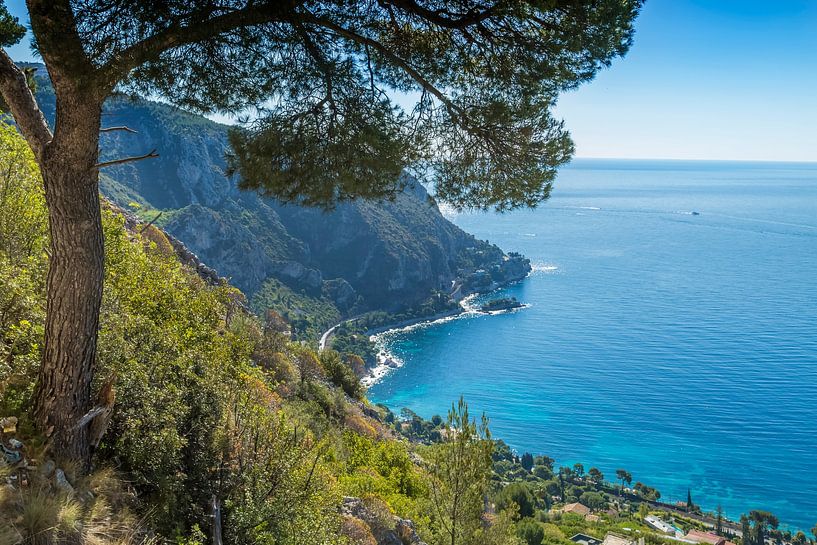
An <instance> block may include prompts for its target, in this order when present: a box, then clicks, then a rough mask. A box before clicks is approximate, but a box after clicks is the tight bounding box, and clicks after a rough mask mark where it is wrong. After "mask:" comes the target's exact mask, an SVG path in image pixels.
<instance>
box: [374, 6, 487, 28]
mask: <svg viewBox="0 0 817 545" xmlns="http://www.w3.org/2000/svg"><path fill="white" fill-rule="evenodd" d="M380 3H381V4H385V5H388V6H394V7H396V8H397V9H399V10H402V11H404V12H406V13H410V14H413V15H417V16H419V17H421V18H423V19H425V20H426V21H429V22H431V23H434V24H436V25H438V26H441V27H443V28H448V29H452V30H462V29H464V28H467V27H469V26H474V25H477V24H479V23H481V22H482V21H484V20H485V19H488V18H489V17H491V16H493V15H495V14H496V9H497V7H498V6H499V4H500V2H497V3H496V4H494V5H491V6H488V7H486V8H485V9H484V10H482V11H476V10H473V9H470V10H468V11H467V12H466V13H462V14H452V13H451V12H449V11H448V10H430V9H428V8H424V7H423V6H421V5H420V4H418V3H417V2H416V1H415V0H380Z"/></svg>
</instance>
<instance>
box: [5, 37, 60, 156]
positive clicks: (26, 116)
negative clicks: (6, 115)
mask: <svg viewBox="0 0 817 545" xmlns="http://www.w3.org/2000/svg"><path fill="white" fill-rule="evenodd" d="M0 93H2V94H3V98H4V99H5V101H6V104H8V106H9V109H10V110H11V114H12V115H13V116H14V121H15V122H16V123H17V126H18V127H19V128H20V132H21V133H22V134H23V137H24V138H25V139H26V141H27V142H28V145H29V146H31V149H32V150H33V151H34V156H35V157H36V158H37V161H40V159H41V157H42V154H43V150H44V149H45V146H46V144H48V143H49V142H50V141H51V139H52V138H53V135H52V134H51V130H50V129H49V128H48V124H47V123H46V122H45V117H44V116H43V113H42V112H41V111H40V108H39V106H37V101H36V100H35V99H34V95H33V94H32V93H31V89H29V87H28V82H27V81H26V75H25V73H24V72H23V71H22V70H20V68H18V67H17V65H16V64H14V61H12V60H11V57H9V56H8V54H7V53H6V52H5V51H4V50H0Z"/></svg>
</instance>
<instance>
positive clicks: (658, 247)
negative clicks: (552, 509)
mask: <svg viewBox="0 0 817 545" xmlns="http://www.w3.org/2000/svg"><path fill="white" fill-rule="evenodd" d="M449 216H450V219H451V220H452V221H454V222H455V223H456V224H457V225H458V226H460V227H462V228H463V229H464V230H466V231H468V232H470V233H472V234H474V235H475V236H476V237H477V238H479V239H483V240H489V241H491V242H492V243H495V244H497V245H499V246H500V247H501V248H502V249H504V250H505V251H518V252H521V253H523V254H524V255H526V256H527V257H528V258H530V260H531V262H532V264H533V272H532V273H531V274H530V276H529V277H528V278H526V279H525V280H523V281H521V282H519V283H517V284H514V285H512V286H510V287H508V288H506V289H502V290H499V291H497V292H494V293H491V294H489V295H487V296H482V297H481V298H480V299H478V300H476V301H471V302H470V304H471V305H472V306H478V305H479V304H480V302H483V301H486V300H490V299H494V298H498V297H508V296H513V297H516V298H517V299H519V301H520V302H522V303H524V304H525V305H526V306H525V308H521V309H518V310H514V311H510V312H504V313H499V314H492V315H484V314H479V313H475V312H468V313H465V314H463V315H461V316H459V317H457V318H454V319H445V320H441V321H438V322H434V323H430V324H421V325H416V326H413V327H409V328H405V329H401V330H396V331H389V332H386V333H384V334H381V335H379V336H378V337H377V342H378V343H379V345H380V347H381V349H383V350H385V351H387V352H388V353H390V354H391V355H392V356H393V357H394V358H395V359H396V360H397V361H398V362H399V364H400V366H399V368H397V369H394V370H392V371H390V372H388V373H386V374H385V376H384V377H382V378H381V379H380V380H379V381H378V382H377V383H375V384H374V385H372V386H371V387H370V389H369V393H368V396H369V398H370V399H371V400H372V401H373V402H376V403H383V404H385V405H387V406H389V407H390V408H392V409H393V410H395V411H399V410H400V409H401V408H403V407H407V408H409V409H411V410H413V411H415V412H416V413H418V414H419V415H421V416H423V417H425V418H430V417H431V416H432V415H435V414H440V415H442V416H443V417H445V415H446V413H447V411H448V409H449V408H450V407H451V404H452V402H454V401H456V400H457V399H458V398H459V397H460V396H464V398H465V400H466V402H467V403H468V404H469V408H470V409H471V411H472V413H479V412H484V413H486V414H487V415H488V417H489V419H490V427H491V431H492V434H493V435H494V437H496V438H501V439H503V440H504V441H505V442H506V443H508V444H509V445H510V446H511V447H512V448H513V449H515V450H516V451H517V452H518V453H520V454H521V453H523V452H531V453H537V454H546V455H549V456H551V457H553V458H555V459H556V460H557V464H558V465H572V464H573V463H575V462H581V463H582V464H584V467H585V468H586V469H587V468H589V467H592V466H596V467H598V468H599V469H601V470H602V472H603V473H604V474H605V475H606V476H607V478H608V479H609V480H611V481H614V480H615V470H616V469H618V468H622V469H626V470H628V471H630V472H631V474H632V475H633V483H635V482H636V481H641V482H643V483H645V484H647V485H649V486H653V487H655V488H658V490H660V492H661V494H662V500H663V501H668V502H676V501H685V500H686V498H687V491H688V490H689V492H690V493H691V494H692V499H693V501H694V502H695V503H696V504H699V505H701V506H702V507H703V508H704V509H705V510H714V509H715V508H716V506H717V505H721V506H722V507H723V509H724V511H725V512H726V514H727V515H728V516H729V517H730V518H732V519H737V518H738V517H739V516H740V514H741V513H748V511H749V510H752V509H762V510H767V511H771V512H773V513H774V514H776V515H777V516H778V517H779V519H780V521H781V524H782V526H784V527H786V528H789V529H797V528H800V529H803V530H805V531H807V532H808V530H809V529H810V528H811V527H812V526H814V525H815V523H817V163H763V162H709V161H707V162H687V161H633V160H601V159H598V160H591V159H584V160H582V159H577V160H575V161H574V162H573V163H571V164H570V165H568V166H567V167H565V168H564V169H563V170H562V171H561V172H560V173H559V175H558V178H557V180H556V183H555V187H554V190H553V193H552V197H551V198H550V200H548V201H547V202H545V203H543V204H542V205H540V206H539V207H538V208H537V209H535V210H528V209H525V210H518V211H514V212H510V213H505V214H497V213H484V212H481V213H460V214H453V213H449Z"/></svg>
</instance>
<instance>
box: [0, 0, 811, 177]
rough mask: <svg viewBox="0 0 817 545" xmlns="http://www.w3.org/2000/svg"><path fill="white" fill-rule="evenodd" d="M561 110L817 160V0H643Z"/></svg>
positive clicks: (587, 129)
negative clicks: (601, 67) (614, 48)
mask: <svg viewBox="0 0 817 545" xmlns="http://www.w3.org/2000/svg"><path fill="white" fill-rule="evenodd" d="M7 5H8V7H9V9H10V10H11V11H12V12H13V13H14V14H15V15H18V16H19V17H20V18H21V19H22V20H25V19H27V16H26V11H25V7H24V2H23V1H22V0H12V1H10V2H7ZM11 53H12V56H13V57H14V58H15V59H17V60H31V59H32V57H31V53H30V51H29V49H28V46H27V45H25V44H24V45H18V46H16V47H14V48H12V51H11ZM556 111H557V114H558V115H559V116H561V117H563V118H564V119H565V121H566V123H567V126H568V128H569V129H570V131H571V133H572V134H573V138H574V140H575V142H576V155H577V156H578V157H621V158H655V159H660V158H671V159H737V160H770V161H817V0H775V1H768V0H766V1H759V0H742V1H741V0H720V1H716V0H711V1H706V0H647V2H646V4H645V6H644V9H643V11H642V13H641V16H640V17H639V19H638V21H637V22H636V37H635V43H634V45H633V47H632V49H631V50H630V53H629V54H628V55H627V56H626V57H625V58H624V59H618V60H616V61H615V62H614V63H613V66H612V68H610V69H608V70H605V71H603V72H601V73H600V74H599V75H598V76H597V78H596V79H595V80H594V81H592V82H590V83H588V84H585V85H584V86H582V87H581V88H580V89H579V90H577V91H573V92H570V93H567V94H565V95H564V96H563V97H561V99H560V101H559V104H558V106H557V109H556Z"/></svg>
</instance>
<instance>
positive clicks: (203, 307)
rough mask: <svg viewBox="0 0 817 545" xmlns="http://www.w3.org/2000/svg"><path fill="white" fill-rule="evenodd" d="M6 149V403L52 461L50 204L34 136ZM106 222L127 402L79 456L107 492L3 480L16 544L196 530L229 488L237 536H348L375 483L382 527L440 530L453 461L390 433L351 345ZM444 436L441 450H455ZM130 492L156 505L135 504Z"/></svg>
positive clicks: (228, 529) (0, 332)
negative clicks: (45, 403) (38, 382)
mask: <svg viewBox="0 0 817 545" xmlns="http://www.w3.org/2000/svg"><path fill="white" fill-rule="evenodd" d="M0 164H2V165H3V166H2V168H3V172H2V173H0V174H2V176H0V218H2V220H1V221H0V281H1V283H2V286H3V289H2V290H0V297H1V298H2V299H0V340H1V341H2V342H0V361H2V362H3V363H2V367H0V394H1V395H0V399H1V400H2V401H0V410H2V414H4V415H15V416H18V417H19V418H20V424H19V436H20V437H21V438H23V440H24V442H25V444H26V453H27V455H28V457H29V458H36V459H38V460H39V461H41V462H44V461H45V458H47V456H48V454H47V451H46V450H44V449H45V446H44V441H43V438H42V437H41V436H38V435H37V434H36V433H34V432H33V429H32V426H31V420H30V409H31V406H32V394H33V386H34V381H35V377H36V368H37V366H38V365H39V359H40V353H39V352H40V350H41V347H42V336H43V319H44V309H43V303H44V278H45V271H46V268H47V254H46V252H45V250H44V249H45V248H46V247H47V228H46V213H45V207H44V202H43V194H42V186H41V183H42V182H41V180H40V178H39V175H38V173H37V169H36V165H35V164H34V162H33V160H32V157H31V152H30V150H29V149H28V147H27V145H26V144H25V142H24V141H22V140H21V139H20V138H19V136H18V135H17V134H16V131H15V130H14V129H13V128H12V127H10V126H8V125H4V126H2V128H0ZM104 226H105V236H106V247H107V255H106V278H105V297H104V304H103V312H102V321H101V325H100V340H99V347H100V349H99V365H100V369H101V372H100V373H99V377H100V382H101V383H102V382H107V381H109V380H110V381H111V383H112V384H114V388H115V391H116V394H115V396H116V400H115V410H114V411H113V413H112V417H111V420H110V423H109V424H108V426H107V430H106V432H105V434H104V436H102V440H101V442H100V444H99V446H98V449H97V451H96V456H95V464H96V468H97V471H96V472H95V473H93V474H92V476H91V477H89V478H88V479H84V478H82V477H81V476H80V474H79V473H77V472H76V471H75V469H76V468H71V467H66V468H65V471H66V473H67V475H68V479H69V481H70V482H72V483H73V484H74V486H75V487H76V488H77V489H78V490H87V491H94V492H95V495H94V496H93V497H94V498H98V501H97V500H89V499H87V498H86V496H84V495H83V494H79V493H78V494H77V495H75V496H73V497H69V495H67V494H65V493H64V492H61V491H60V490H59V489H58V488H55V486H54V483H53V481H50V480H46V479H44V478H40V477H39V476H38V475H39V474H38V473H34V477H29V478H34V481H33V482H32V484H31V485H30V486H29V487H28V488H26V489H24V490H22V494H19V493H18V492H16V491H13V490H12V491H8V490H6V489H4V491H3V492H2V495H1V496H0V501H2V510H0V521H1V522H0V526H3V527H4V528H8V529H9V530H8V534H7V535H5V534H4V535H3V539H5V540H6V541H2V542H3V543H6V542H7V543H18V542H21V543H22V542H26V543H28V542H29V541H30V540H31V539H34V537H32V536H34V535H37V536H38V537H37V538H36V539H37V541H36V542H37V543H51V542H56V541H60V540H63V539H69V538H70V539H76V540H78V541H77V542H81V543H91V542H93V543H108V542H114V541H115V540H123V541H125V540H128V541H131V542H137V541H141V540H143V539H147V538H148V537H149V536H151V535H154V534H152V532H153V531H156V532H158V534H155V536H156V537H157V538H159V539H161V540H165V539H183V540H186V541H185V542H187V543H193V542H198V541H202V540H203V539H204V538H203V537H202V536H203V535H202V531H204V532H209V531H210V527H211V519H210V518H209V515H210V508H211V504H212V502H213V500H214V498H215V500H216V501H217V502H219V503H221V504H222V506H223V524H224V526H223V534H224V539H225V542H228V543H241V544H246V543H304V544H316V543H341V542H344V543H345V542H347V537H345V536H346V534H355V535H358V534H360V532H363V533H364V534H365V533H366V532H371V531H372V530H371V527H370V526H369V525H367V524H366V523H363V522H360V521H359V520H357V519H354V520H352V519H351V518H350V519H349V520H345V519H344V517H343V516H342V515H341V511H340V509H339V508H340V504H341V497H342V496H343V495H344V494H354V495H356V496H359V497H362V498H363V499H364V500H365V501H366V502H367V505H369V509H370V510H373V511H376V512H378V513H379V515H378V517H380V519H382V520H381V522H382V524H384V525H385V526H389V525H391V526H394V524H393V522H391V517H392V513H397V514H399V515H401V516H404V517H405V516H410V517H412V518H413V519H414V520H416V521H418V523H420V524H421V526H420V530H421V532H423V533H424V534H425V535H427V536H428V538H429V539H431V540H432V542H434V541H433V540H434V536H435V535H436V534H435V532H436V530H435V529H434V528H436V527H437V526H435V525H434V524H440V523H439V520H440V519H439V517H441V516H442V517H444V516H445V515H444V513H438V514H436V515H435V514H433V513H432V511H431V510H430V509H429V507H428V506H429V505H430V504H429V502H432V499H431V497H430V496H429V490H430V487H431V486H432V485H433V483H436V482H437V480H439V479H441V478H442V477H436V476H434V475H433V474H429V473H428V472H427V471H426V470H425V469H424V468H425V467H426V466H425V465H423V464H421V465H417V464H416V463H414V462H413V461H411V459H410V458H409V452H408V448H407V446H406V445H405V444H404V443H401V442H399V441H395V440H391V439H389V435H390V434H389V432H388V431H387V430H386V429H385V428H383V427H382V426H381V425H380V423H379V422H378V420H377V419H376V418H372V417H371V416H370V415H376V414H377V413H376V412H374V411H372V410H371V409H369V408H367V407H366V405H365V404H363V403H361V402H360V401H358V398H361V397H362V390H361V389H360V386H359V383H358V382H357V377H356V376H355V374H354V373H353V372H352V371H351V369H350V368H349V366H348V364H347V363H346V361H345V360H344V359H342V358H340V357H339V356H338V354H337V353H335V352H333V351H325V352H323V353H321V354H316V353H314V352H313V351H311V350H309V349H307V348H305V347H303V346H301V345H298V344H291V343H289V342H288V341H287V340H286V338H285V337H284V336H283V335H281V334H280V333H278V332H277V331H275V330H274V329H271V328H265V327H264V324H262V323H261V322H259V320H257V319H256V318H255V317H254V316H252V315H250V314H247V313H246V311H244V310H243V306H242V305H240V304H237V303H239V302H240V301H241V299H242V296H241V294H240V292H238V291H237V290H235V289H234V288H232V287H230V286H210V285H208V284H207V283H205V282H204V281H203V280H202V279H200V278H198V277H197V276H196V275H195V274H194V273H192V272H191V271H188V270H185V269H184V268H183V267H182V266H181V265H180V264H179V262H178V261H177V259H176V257H175V255H174V254H173V252H172V249H171V248H170V245H169V244H168V243H167V241H166V239H165V240H163V235H162V233H161V231H159V230H157V229H150V228H148V229H146V230H144V231H143V232H142V233H138V232H133V231H130V230H128V229H126V228H125V225H124V221H123V218H122V217H121V216H119V215H118V214H116V213H114V212H112V211H106V212H105V215H104ZM101 389H102V390H104V388H101ZM478 443H479V442H478ZM469 444H470V442H469ZM446 448H447V447H446V446H445V445H441V448H440V449H438V450H437V451H435V453H437V454H435V455H436V456H441V457H442V459H444V458H445V457H446V454H445V453H446ZM109 467H116V472H115V473H114V472H111V471H110V470H109V469H106V468H109ZM15 471H16V470H15ZM121 479H124V480H125V481H126V482H127V483H130V485H131V486H132V489H130V492H123V493H117V492H114V490H115V489H120V488H121V489H125V488H128V487H126V486H124V485H122V484H119V482H120V480H121ZM100 483H101V484H100ZM477 484H478V483H477ZM103 488H104V494H103V493H101V492H100V490H102V489H103ZM97 492H100V493H99V494H97ZM447 494H449V493H447ZM89 497H90V496H89ZM445 497H450V496H445ZM106 498H116V501H115V502H114V501H113V500H111V503H110V504H109V505H108V506H107V507H105V509H114V508H115V509H116V512H117V513H121V516H118V518H117V517H114V518H115V519H116V520H114V518H111V517H107V518H106V515H105V514H104V513H106V512H108V511H104V510H103V505H101V503H100V502H102V501H103V500H104V501H107V500H106ZM440 501H443V498H442V497H441V498H440ZM125 504H127V506H128V507H129V508H130V509H132V510H133V511H134V512H137V513H142V514H143V516H145V517H146V518H145V519H144V520H142V521H141V522H139V521H140V518H139V517H132V516H130V515H127V510H126V509H125ZM37 513H40V514H37ZM42 513H46V514H47V516H46V515H42V516H41V514H42ZM347 518H348V517H347ZM106 520H107V521H108V522H110V524H111V525H113V524H114V523H115V524H117V525H119V526H118V527H117V528H119V529H118V530H116V531H114V529H112V527H106V526H105V524H106ZM434 521H437V522H436V523H435V522H434ZM470 524H472V526H473V521H471V522H470ZM342 529H343V531H341V530H342ZM106 532H107V534H106ZM344 532H345V533H344ZM94 536H96V539H98V541H93V540H92V539H91V538H92V537H94ZM100 536H102V537H100ZM105 536H107V537H105ZM184 536H186V537H184ZM358 537H359V536H358ZM197 540H198V541H197ZM60 542H61V541H60ZM117 542H119V541H117ZM357 542H361V541H360V540H358V541H357ZM362 542H366V541H365V540H364V541H362ZM462 542H463V543H466V542H474V541H473V540H471V541H462Z"/></svg>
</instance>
